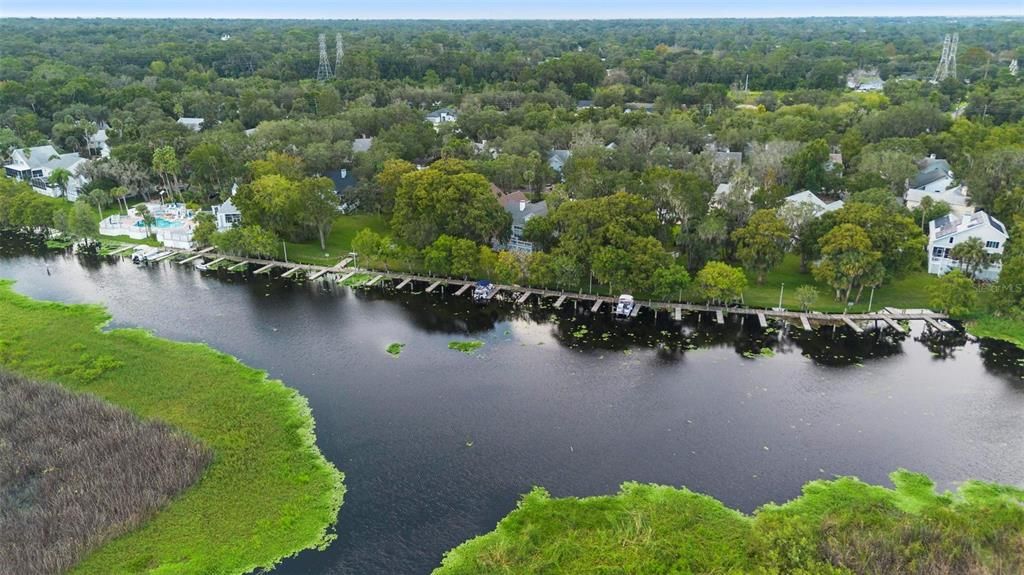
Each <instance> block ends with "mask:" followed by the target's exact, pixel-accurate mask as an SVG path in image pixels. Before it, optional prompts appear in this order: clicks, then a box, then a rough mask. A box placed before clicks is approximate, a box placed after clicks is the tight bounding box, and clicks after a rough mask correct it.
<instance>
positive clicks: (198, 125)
mask: <svg viewBox="0 0 1024 575" xmlns="http://www.w3.org/2000/svg"><path fill="white" fill-rule="evenodd" d="M203 121H204V120H203V119H202V118H178V123H179V124H181V125H182V126H185V127H186V128H188V129H189V130H192V131H193V132H198V131H199V130H202V129H203Z"/></svg>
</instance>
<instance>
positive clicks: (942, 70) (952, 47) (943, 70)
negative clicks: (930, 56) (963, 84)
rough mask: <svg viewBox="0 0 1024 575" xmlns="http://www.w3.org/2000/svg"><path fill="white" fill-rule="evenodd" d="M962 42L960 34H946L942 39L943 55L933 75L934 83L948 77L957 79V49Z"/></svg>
mask: <svg viewBox="0 0 1024 575" xmlns="http://www.w3.org/2000/svg"><path fill="white" fill-rule="evenodd" d="M959 43H960V34H946V38H945V40H943V41H942V57H941V58H939V66H938V67H937V68H935V74H933V75H932V83H933V84H934V83H937V82H941V81H943V80H945V79H946V78H953V79H954V80H955V79H956V50H957V45H958V44H959Z"/></svg>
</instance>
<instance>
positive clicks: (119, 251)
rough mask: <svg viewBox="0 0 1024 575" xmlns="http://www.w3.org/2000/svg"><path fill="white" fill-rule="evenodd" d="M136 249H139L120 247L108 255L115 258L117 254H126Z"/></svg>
mask: <svg viewBox="0 0 1024 575" xmlns="http://www.w3.org/2000/svg"><path fill="white" fill-rule="evenodd" d="M137 247H139V246H121V247H119V248H117V249H116V250H114V251H112V252H110V255H112V256H116V255H117V254H119V253H121V252H126V251H128V250H133V249H135V248H137Z"/></svg>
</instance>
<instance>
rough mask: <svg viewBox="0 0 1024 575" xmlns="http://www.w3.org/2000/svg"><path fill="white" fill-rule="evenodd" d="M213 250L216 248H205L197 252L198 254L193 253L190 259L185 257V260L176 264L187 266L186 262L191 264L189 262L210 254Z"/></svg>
mask: <svg viewBox="0 0 1024 575" xmlns="http://www.w3.org/2000/svg"><path fill="white" fill-rule="evenodd" d="M214 249H216V248H214V247H212V246H211V247H208V248H205V249H202V250H199V251H198V252H196V253H195V254H193V255H192V256H190V257H187V258H185V259H183V260H181V261H180V262H178V263H179V264H181V265H184V264H187V263H188V262H191V261H194V260H197V259H199V258H201V257H203V254H207V253H210V252H212V251H213V250H214Z"/></svg>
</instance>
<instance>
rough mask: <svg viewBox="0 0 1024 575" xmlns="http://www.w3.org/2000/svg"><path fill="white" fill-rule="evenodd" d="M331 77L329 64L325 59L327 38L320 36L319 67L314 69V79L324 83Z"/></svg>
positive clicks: (332, 74) (332, 75)
mask: <svg viewBox="0 0 1024 575" xmlns="http://www.w3.org/2000/svg"><path fill="white" fill-rule="evenodd" d="M333 77H334V73H333V72H331V62H330V61H329V60H328V59H327V36H325V35H324V34H320V65H319V66H318V67H317V69H316V79H317V81H320V82H325V81H327V80H330V79H331V78H333Z"/></svg>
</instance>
